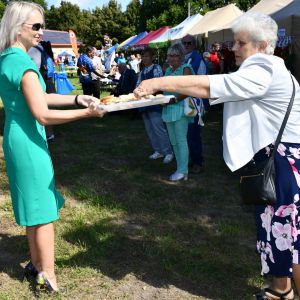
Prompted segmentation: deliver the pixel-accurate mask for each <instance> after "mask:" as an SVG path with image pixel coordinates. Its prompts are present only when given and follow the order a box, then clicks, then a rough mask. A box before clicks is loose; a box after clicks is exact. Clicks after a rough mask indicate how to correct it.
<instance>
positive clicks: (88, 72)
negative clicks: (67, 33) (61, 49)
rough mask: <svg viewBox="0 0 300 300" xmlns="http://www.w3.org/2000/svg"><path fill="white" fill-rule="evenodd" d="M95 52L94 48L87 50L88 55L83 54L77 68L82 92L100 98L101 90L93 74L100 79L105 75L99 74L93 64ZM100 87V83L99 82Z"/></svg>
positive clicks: (89, 47) (90, 47)
mask: <svg viewBox="0 0 300 300" xmlns="http://www.w3.org/2000/svg"><path fill="white" fill-rule="evenodd" d="M94 54H95V51H94V48H93V47H92V46H88V47H87V48H86V53H82V54H81V55H80V57H79V58H78V61H77V67H78V69H79V70H78V72H79V81H80V83H81V85H82V90H83V93H84V94H85V95H90V96H94V97H96V98H99V97H100V94H99V91H100V88H98V87H97V85H95V84H94V83H93V78H92V73H94V74H95V75H97V76H98V77H101V78H102V77H103V75H101V74H99V73H98V72H97V71H96V70H95V68H94V64H93V60H92V59H93V57H94ZM99 85H100V82H99Z"/></svg>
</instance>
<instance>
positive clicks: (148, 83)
mask: <svg viewBox="0 0 300 300" xmlns="http://www.w3.org/2000/svg"><path fill="white" fill-rule="evenodd" d="M157 91H164V92H171V93H172V92H176V93H179V94H182V95H189V96H194V97H199V98H210V86H209V80H208V76H207V75H191V76H166V77H159V78H153V79H148V80H144V81H142V82H141V84H140V85H139V86H138V87H137V88H136V89H135V90H134V93H135V95H136V96H137V97H142V96H145V95H150V94H153V93H155V92H157Z"/></svg>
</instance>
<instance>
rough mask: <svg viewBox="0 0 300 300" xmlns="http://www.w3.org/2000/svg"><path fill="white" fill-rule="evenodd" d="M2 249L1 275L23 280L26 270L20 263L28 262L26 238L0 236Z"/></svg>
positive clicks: (0, 257) (20, 236)
mask: <svg viewBox="0 0 300 300" xmlns="http://www.w3.org/2000/svg"><path fill="white" fill-rule="evenodd" d="M0 249H1V255H0V273H2V272H4V273H7V274H8V275H9V276H10V277H11V278H14V279H17V280H20V281H21V280H23V275H24V270H23V268H22V267H21V265H20V263H22V262H24V261H25V260H28V255H27V253H26V252H27V239H26V236H24V235H18V236H11V235H9V234H0Z"/></svg>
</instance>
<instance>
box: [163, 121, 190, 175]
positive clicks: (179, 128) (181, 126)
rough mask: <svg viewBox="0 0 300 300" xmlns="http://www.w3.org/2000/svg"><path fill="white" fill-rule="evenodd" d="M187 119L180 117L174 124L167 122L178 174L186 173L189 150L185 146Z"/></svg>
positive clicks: (186, 145)
mask: <svg viewBox="0 0 300 300" xmlns="http://www.w3.org/2000/svg"><path fill="white" fill-rule="evenodd" d="M188 123H189V119H188V118H186V117H182V118H181V119H180V120H178V121H175V122H167V123H166V124H167V128H168V132H169V137H170V141H171V144H172V146H173V151H174V154H175V158H176V163H177V171H178V172H179V173H184V174H187V173H188V162H189V148H188V144H187V131H188Z"/></svg>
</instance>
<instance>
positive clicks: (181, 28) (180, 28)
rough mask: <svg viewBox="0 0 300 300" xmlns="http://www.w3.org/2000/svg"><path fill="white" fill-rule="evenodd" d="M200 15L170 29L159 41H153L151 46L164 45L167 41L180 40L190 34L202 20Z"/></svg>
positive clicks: (188, 18)
mask: <svg viewBox="0 0 300 300" xmlns="http://www.w3.org/2000/svg"><path fill="white" fill-rule="evenodd" d="M201 18H202V16H201V15H200V14H196V15H192V16H190V17H187V18H186V19H185V20H184V21H182V22H181V23H180V24H178V25H177V26H175V27H172V28H170V29H169V30H167V31H166V32H165V33H164V34H162V35H161V36H160V37H158V38H157V39H155V40H153V41H151V44H156V43H164V42H167V41H173V40H178V39H181V38H182V37H184V36H185V35H186V34H188V33H189V30H190V29H191V28H192V27H193V26H194V25H195V24H197V23H198V22H199V21H200V20H201Z"/></svg>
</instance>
